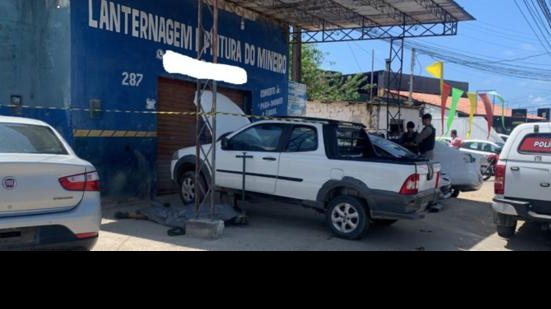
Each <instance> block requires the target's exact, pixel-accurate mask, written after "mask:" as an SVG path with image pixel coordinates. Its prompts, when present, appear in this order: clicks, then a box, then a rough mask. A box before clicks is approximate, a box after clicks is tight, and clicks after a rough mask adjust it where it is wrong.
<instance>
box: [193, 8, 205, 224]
mask: <svg viewBox="0 0 551 309" xmlns="http://www.w3.org/2000/svg"><path fill="white" fill-rule="evenodd" d="M197 29H198V32H199V33H198V34H197V60H201V58H202V57H203V43H204V38H203V0H198V1H197ZM201 88H202V83H201V80H199V79H198V80H197V107H196V111H197V112H196V113H195V156H196V157H195V158H196V162H195V184H194V187H195V215H196V216H197V217H199V208H200V207H201V202H202V201H201V200H199V194H200V192H201V191H202V190H201V189H202V188H201V176H200V175H201V174H200V173H201V165H202V160H201V131H202V130H201V116H200V115H199V113H200V112H201V97H202V91H201Z"/></svg>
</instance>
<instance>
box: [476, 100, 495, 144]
mask: <svg viewBox="0 0 551 309" xmlns="http://www.w3.org/2000/svg"><path fill="white" fill-rule="evenodd" d="M478 95H479V96H480V98H481V99H482V102H483V103H484V108H485V109H486V121H488V138H490V130H491V128H492V126H493V122H494V121H493V119H494V112H493V110H492V107H493V104H492V102H491V101H490V98H489V97H488V94H487V93H480V94H478Z"/></svg>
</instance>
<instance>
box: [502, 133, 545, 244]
mask: <svg viewBox="0 0 551 309" xmlns="http://www.w3.org/2000/svg"><path fill="white" fill-rule="evenodd" d="M494 191H495V198H494V203H493V204H492V208H493V210H494V213H495V216H494V220H495V224H496V226H497V233H498V234H499V235H500V236H501V237H504V238H509V237H512V236H513V235H514V234H515V230H516V226H517V221H518V220H524V221H529V222H536V223H539V224H541V225H542V227H544V228H545V229H547V230H549V229H550V228H551V124H550V123H530V124H523V125H520V126H518V127H516V128H515V129H514V130H513V132H512V133H511V136H510V137H509V139H508V140H507V143H506V144H505V147H504V148H503V151H502V152H501V156H500V158H499V162H498V163H497V166H496V175H495V183H494Z"/></svg>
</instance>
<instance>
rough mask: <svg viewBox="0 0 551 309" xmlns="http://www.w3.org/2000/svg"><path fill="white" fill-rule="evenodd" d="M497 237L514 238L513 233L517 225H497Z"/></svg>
mask: <svg viewBox="0 0 551 309" xmlns="http://www.w3.org/2000/svg"><path fill="white" fill-rule="evenodd" d="M496 227H497V235H499V236H500V237H503V238H511V237H513V236H515V231H516V229H517V225H516V223H515V225H513V226H504V225H497V226H496Z"/></svg>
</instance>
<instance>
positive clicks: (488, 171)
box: [482, 165, 493, 181]
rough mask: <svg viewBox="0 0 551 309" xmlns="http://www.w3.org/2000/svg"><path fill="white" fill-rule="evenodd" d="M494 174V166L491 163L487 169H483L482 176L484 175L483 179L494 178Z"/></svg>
mask: <svg viewBox="0 0 551 309" xmlns="http://www.w3.org/2000/svg"><path fill="white" fill-rule="evenodd" d="M492 175H493V173H492V166H491V165H489V166H488V167H487V168H486V169H484V170H483V171H482V176H483V178H482V179H484V181H486V180H488V179H490V178H492Z"/></svg>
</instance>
